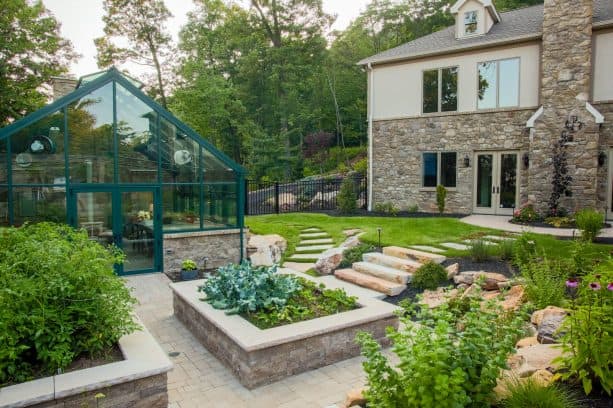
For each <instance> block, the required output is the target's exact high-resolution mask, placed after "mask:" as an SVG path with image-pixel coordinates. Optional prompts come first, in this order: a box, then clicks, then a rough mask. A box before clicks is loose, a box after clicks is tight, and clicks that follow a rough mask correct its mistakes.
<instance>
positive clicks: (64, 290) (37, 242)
mask: <svg viewBox="0 0 613 408" xmlns="http://www.w3.org/2000/svg"><path fill="white" fill-rule="evenodd" d="M122 261H123V254H122V253H121V251H119V250H118V249H116V248H114V247H111V248H108V249H107V248H105V247H103V246H101V245H99V244H97V243H95V242H94V241H91V240H89V239H88V236H87V233H86V232H85V231H76V230H74V229H72V228H71V227H69V226H66V225H59V224H51V223H40V224H34V225H27V224H26V225H25V226H23V227H22V228H7V229H3V230H0V385H1V384H6V383H11V382H22V381H27V380H29V379H31V378H32V377H33V376H34V374H35V373H37V374H41V375H50V374H53V373H56V372H57V370H63V369H65V368H66V367H68V366H69V365H70V364H71V363H72V362H73V361H74V360H75V359H76V358H77V357H79V356H82V355H88V356H98V355H101V354H103V353H105V352H106V351H107V350H108V349H110V348H111V347H112V346H114V345H115V344H116V343H117V341H118V340H119V338H120V337H122V336H123V335H125V334H128V333H131V332H132V331H134V330H136V329H137V328H138V326H137V325H136V324H135V323H134V322H133V319H132V314H131V312H132V307H133V305H134V303H135V300H134V299H133V298H132V297H131V296H130V291H129V290H128V289H127V288H126V287H125V285H124V284H123V281H122V280H121V279H120V278H119V277H117V276H116V275H115V273H114V271H113V265H114V264H115V263H120V262H122Z"/></svg>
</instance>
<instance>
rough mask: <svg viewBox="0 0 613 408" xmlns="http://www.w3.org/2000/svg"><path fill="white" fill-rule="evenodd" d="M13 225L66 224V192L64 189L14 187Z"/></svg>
mask: <svg viewBox="0 0 613 408" xmlns="http://www.w3.org/2000/svg"><path fill="white" fill-rule="evenodd" d="M13 214H14V215H13V217H14V218H13V223H14V225H17V226H19V225H22V224H23V223H24V222H26V221H27V222H42V221H51V222H66V192H65V188H63V187H54V186H48V187H38V186H36V187H35V186H32V187H14V188H13Z"/></svg>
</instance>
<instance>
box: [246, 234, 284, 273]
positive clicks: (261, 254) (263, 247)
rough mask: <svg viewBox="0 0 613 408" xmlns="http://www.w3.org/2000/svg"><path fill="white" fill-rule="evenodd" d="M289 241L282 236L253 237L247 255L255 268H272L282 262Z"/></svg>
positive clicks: (248, 245)
mask: <svg viewBox="0 0 613 408" xmlns="http://www.w3.org/2000/svg"><path fill="white" fill-rule="evenodd" d="M286 249H287V241H286V240H285V238H283V237H282V236H281V235H277V234H271V235H251V236H249V239H248V241H247V254H248V256H249V260H250V261H251V264H252V265H254V266H271V265H274V264H276V263H279V262H281V257H282V256H283V252H284V251H285V250H286Z"/></svg>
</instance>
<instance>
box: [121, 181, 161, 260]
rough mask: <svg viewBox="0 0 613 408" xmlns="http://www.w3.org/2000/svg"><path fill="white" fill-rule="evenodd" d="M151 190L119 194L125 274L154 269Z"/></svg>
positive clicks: (152, 199)
mask: <svg viewBox="0 0 613 408" xmlns="http://www.w3.org/2000/svg"><path fill="white" fill-rule="evenodd" d="M153 201H154V195H153V191H124V192H121V220H122V221H121V223H122V225H121V246H122V249H123V251H124V253H125V255H126V260H125V261H124V265H123V269H124V271H125V272H130V271H146V270H154V268H155V243H156V240H155V222H154V218H153Z"/></svg>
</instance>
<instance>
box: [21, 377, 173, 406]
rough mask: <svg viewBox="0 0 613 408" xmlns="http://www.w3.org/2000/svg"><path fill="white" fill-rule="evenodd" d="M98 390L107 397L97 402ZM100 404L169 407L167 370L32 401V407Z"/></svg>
mask: <svg viewBox="0 0 613 408" xmlns="http://www.w3.org/2000/svg"><path fill="white" fill-rule="evenodd" d="M98 393H102V394H104V398H101V399H99V400H98V403H97V400H96V398H95V396H96V395H97V394H98ZM98 404H99V405H98ZM98 406H100V407H113V408H166V407H168V390H167V378H166V373H163V374H158V375H154V376H151V377H147V378H143V379H140V380H136V381H130V382H127V383H122V384H117V385H113V386H110V387H106V388H102V389H98V390H92V391H87V392H83V393H80V394H76V395H71V396H69V397H66V398H59V399H56V400H54V401H49V402H43V403H40V404H34V405H30V407H32V408H60V407H65V408H69V407H74V408H95V407H98Z"/></svg>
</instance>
